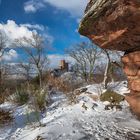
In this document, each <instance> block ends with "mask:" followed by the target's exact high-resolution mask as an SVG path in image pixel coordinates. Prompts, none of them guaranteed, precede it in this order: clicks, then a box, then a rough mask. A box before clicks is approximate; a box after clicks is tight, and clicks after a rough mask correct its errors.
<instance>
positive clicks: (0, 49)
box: [0, 30, 7, 86]
mask: <svg viewBox="0 0 140 140" xmlns="http://www.w3.org/2000/svg"><path fill="white" fill-rule="evenodd" d="M6 45H7V37H6V34H5V33H4V32H3V31H2V30H0V86H1V85H2V81H3V72H2V56H3V54H4V51H5V49H6Z"/></svg>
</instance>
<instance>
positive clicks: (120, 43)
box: [79, 0, 140, 116]
mask: <svg viewBox="0 0 140 140" xmlns="http://www.w3.org/2000/svg"><path fill="white" fill-rule="evenodd" d="M79 33H80V34H81V35H84V36H87V37H89V38H90V39H91V40H92V41H93V42H94V43H95V44H96V45H98V46H99V47H101V48H104V49H112V50H119V51H124V52H125V55H124V56H123V57H122V62H123V64H124V72H125V73H126V75H127V77H128V82H129V87H130V90H131V94H130V95H129V96H126V100H127V101H128V102H129V103H130V106H131V108H132V109H133V111H134V112H135V113H136V114H137V115H139V116H140V0H90V2H89V4H88V5H87V8H86V10H85V16H84V17H83V19H82V21H81V23H80V26H79Z"/></svg>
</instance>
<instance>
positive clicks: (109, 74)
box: [103, 50, 122, 89]
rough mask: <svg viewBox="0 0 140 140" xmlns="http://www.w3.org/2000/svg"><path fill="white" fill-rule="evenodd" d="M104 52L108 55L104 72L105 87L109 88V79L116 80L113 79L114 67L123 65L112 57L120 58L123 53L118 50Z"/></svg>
mask: <svg viewBox="0 0 140 140" xmlns="http://www.w3.org/2000/svg"><path fill="white" fill-rule="evenodd" d="M103 52H104V54H105V55H106V56H107V63H106V68H105V72H104V80H103V84H104V88H105V89H107V88H108V83H109V79H110V80H112V82H114V79H113V71H114V69H116V67H117V68H121V67H122V64H120V63H119V62H117V61H114V60H113V59H112V57H114V56H117V57H118V58H119V57H121V54H120V52H118V51H109V50H104V51H103Z"/></svg>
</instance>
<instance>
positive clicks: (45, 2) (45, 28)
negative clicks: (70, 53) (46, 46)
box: [0, 0, 88, 56]
mask: <svg viewBox="0 0 140 140" xmlns="http://www.w3.org/2000/svg"><path fill="white" fill-rule="evenodd" d="M0 1H1V2H0V29H4V30H5V32H6V33H7V34H8V33H9V32H10V35H9V36H10V38H13V39H15V38H18V36H19V37H21V34H22V35H24V34H25V35H27V34H28V35H29V34H30V32H31V31H32V30H33V29H34V30H37V31H38V32H39V33H41V34H42V35H44V36H46V39H49V40H50V43H51V46H52V47H53V49H52V50H51V51H50V52H49V53H50V54H52V55H53V56H54V54H57V55H62V54H64V50H65V48H67V47H70V46H72V45H74V44H76V43H79V42H81V41H87V40H88V39H87V38H84V37H81V36H80V35H79V33H78V32H77V28H78V24H79V20H80V18H81V17H82V15H83V12H84V9H85V6H86V4H87V2H88V0H69V1H68V0H0ZM14 50H15V49H14ZM16 51H17V50H16ZM17 53H18V55H21V54H20V53H21V52H20V51H17ZM7 55H8V54H7Z"/></svg>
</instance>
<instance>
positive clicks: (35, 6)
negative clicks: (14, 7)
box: [24, 0, 45, 13]
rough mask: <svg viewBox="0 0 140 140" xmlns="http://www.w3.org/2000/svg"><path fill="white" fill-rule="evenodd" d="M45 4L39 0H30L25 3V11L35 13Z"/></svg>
mask: <svg viewBox="0 0 140 140" xmlns="http://www.w3.org/2000/svg"><path fill="white" fill-rule="evenodd" d="M44 6H45V5H44V4H43V3H42V1H39V0H29V1H27V2H25V3H24V11H25V12H26V13H35V12H36V11H37V10H39V9H41V8H43V7H44Z"/></svg>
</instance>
